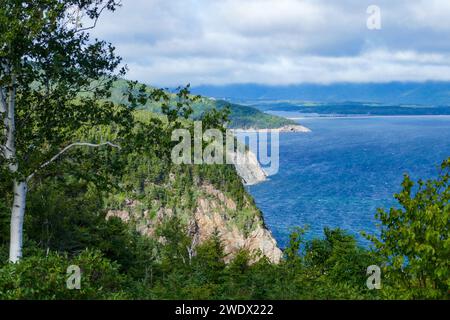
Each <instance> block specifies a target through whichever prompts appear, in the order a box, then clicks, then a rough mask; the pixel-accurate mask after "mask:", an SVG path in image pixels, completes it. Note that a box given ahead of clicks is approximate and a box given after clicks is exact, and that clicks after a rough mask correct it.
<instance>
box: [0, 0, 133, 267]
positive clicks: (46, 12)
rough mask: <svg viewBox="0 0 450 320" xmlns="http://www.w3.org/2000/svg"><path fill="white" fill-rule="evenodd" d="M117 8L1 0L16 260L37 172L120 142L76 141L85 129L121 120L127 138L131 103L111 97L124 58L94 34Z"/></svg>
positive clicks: (89, 0) (4, 163)
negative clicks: (74, 153) (84, 150)
mask: <svg viewBox="0 0 450 320" xmlns="http://www.w3.org/2000/svg"><path fill="white" fill-rule="evenodd" d="M118 5H119V4H118V3H117V2H116V1H114V0H64V1H62V0H26V1H18V0H3V1H2V4H1V6H0V123H1V127H0V161H1V162H0V167H1V169H0V170H1V172H2V175H6V176H7V179H8V181H10V182H11V184H12V195H13V204H12V208H11V222H10V254H9V259H10V261H11V262H17V261H18V260H19V259H20V258H21V256H22V237H23V235H22V233H23V231H22V228H23V221H24V215H25V205H26V196H27V191H28V186H29V183H30V181H31V180H32V179H33V177H35V176H36V175H39V174H45V172H46V171H47V170H48V169H49V168H50V167H51V166H52V165H53V164H54V163H55V162H57V160H58V159H59V158H60V157H61V156H63V155H64V154H66V153H69V152H70V151H71V150H72V149H74V148H76V147H95V148H98V147H107V146H109V147H113V148H118V147H119V145H118V143H119V142H120V139H116V140H117V141H115V142H114V143H113V142H111V141H101V140H102V139H101V137H99V138H97V141H77V137H79V133H80V132H82V131H83V130H87V129H92V128H96V127H97V128H100V127H102V126H106V125H111V124H115V126H114V127H113V128H114V129H113V130H115V133H116V136H117V137H123V136H124V132H126V131H127V130H128V128H129V127H130V125H131V120H132V115H131V114H130V112H131V108H126V107H124V106H123V107H117V106H114V105H113V104H112V103H110V102H106V99H107V98H108V96H109V94H110V93H109V92H110V90H109V89H110V88H111V85H112V83H113V82H114V81H115V80H116V79H117V78H118V77H119V76H120V75H122V74H123V73H124V71H125V70H124V69H120V70H118V71H116V70H117V68H118V66H119V64H120V61H121V59H120V58H119V57H117V56H116V55H115V53H114V47H112V46H111V45H110V44H108V43H106V42H103V41H98V40H92V39H90V36H89V30H90V29H92V28H94V27H95V25H96V23H97V20H98V19H99V17H100V14H101V13H102V12H103V11H104V10H111V11H114V10H115V8H116V7H117V6H118ZM81 17H82V19H81ZM81 21H84V22H85V24H83V23H81ZM93 80H95V81H93ZM101 101H103V102H101ZM98 140H100V141H98Z"/></svg>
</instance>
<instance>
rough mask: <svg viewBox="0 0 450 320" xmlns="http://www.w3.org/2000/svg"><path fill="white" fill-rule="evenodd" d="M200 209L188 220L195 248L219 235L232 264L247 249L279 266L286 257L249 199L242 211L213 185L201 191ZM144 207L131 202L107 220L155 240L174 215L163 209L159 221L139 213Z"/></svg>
mask: <svg viewBox="0 0 450 320" xmlns="http://www.w3.org/2000/svg"><path fill="white" fill-rule="evenodd" d="M199 191H200V192H199V196H198V197H197V200H196V208H195V210H194V212H193V213H192V214H191V215H188V217H187V226H188V232H189V234H190V236H191V237H192V241H193V243H192V246H193V248H194V250H195V247H196V246H197V245H198V244H200V243H202V242H203V241H205V240H207V239H209V238H210V237H211V236H212V235H213V233H214V232H216V231H217V232H218V233H219V235H220V238H221V240H222V243H223V245H224V251H225V253H226V254H227V257H226V262H229V261H230V260H231V259H232V258H233V257H234V256H235V255H236V253H237V252H239V250H241V249H246V250H248V251H249V252H250V253H253V254H256V255H258V254H259V255H262V256H265V257H267V258H268V259H269V260H270V261H271V262H274V263H278V262H279V261H280V259H281V257H282V252H281V250H280V249H279V248H278V247H277V243H276V241H275V239H274V238H273V236H272V234H271V233H270V231H268V230H267V229H266V228H265V226H264V223H263V219H262V217H261V213H260V212H259V210H258V209H257V208H256V207H255V206H254V205H253V204H252V203H251V201H250V199H247V203H246V204H245V206H244V208H243V209H241V210H239V209H238V208H237V205H236V203H235V201H234V200H233V199H231V198H230V197H228V196H226V195H225V194H224V193H223V192H222V191H220V190H217V189H216V188H214V187H213V186H212V185H209V184H204V185H202V186H201V187H200V189H199ZM138 207H140V203H138V202H136V201H128V204H127V206H126V207H125V208H124V209H123V210H110V211H109V212H108V215H107V218H111V217H118V218H120V219H122V220H123V221H125V222H133V223H134V224H135V225H136V228H137V230H138V231H139V232H140V233H141V234H143V235H146V236H150V237H151V236H154V234H155V229H156V228H157V227H158V225H160V224H161V223H162V222H163V221H164V220H165V219H166V218H170V217H171V216H172V215H173V210H172V209H168V208H160V209H159V211H158V213H157V215H156V217H153V218H152V217H151V215H150V211H149V210H145V211H144V212H139V210H136V208H138ZM256 259H257V258H256Z"/></svg>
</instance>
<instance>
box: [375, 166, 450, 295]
mask: <svg viewBox="0 0 450 320" xmlns="http://www.w3.org/2000/svg"><path fill="white" fill-rule="evenodd" d="M449 178H450V158H449V159H447V160H446V161H444V162H443V164H442V166H441V171H440V173H439V176H438V177H437V178H436V179H430V180H428V181H422V180H419V182H418V185H417V187H415V185H414V182H413V181H412V180H411V178H410V177H409V176H408V175H405V178H404V180H403V183H402V186H403V190H402V191H401V192H400V193H399V194H396V195H395V198H396V199H397V200H398V201H399V203H400V205H401V208H391V209H390V210H389V211H388V212H387V211H385V210H383V209H379V211H378V214H377V218H378V219H379V220H380V221H381V224H382V228H381V234H380V236H379V238H377V237H373V236H368V238H369V239H370V240H372V241H373V242H374V244H375V247H376V248H377V249H378V251H379V253H380V254H381V255H382V256H384V258H385V259H386V261H387V264H386V266H385V267H386V271H388V272H389V274H390V276H391V277H392V278H393V280H394V281H395V282H397V283H399V282H400V283H402V285H403V287H404V288H407V290H408V292H409V293H412V294H413V296H415V297H424V296H427V297H434V298H435V297H438V296H440V295H443V296H444V297H445V296H446V295H447V292H448V288H450V264H449V257H450V239H449V236H450V229H449V227H450V201H449V200H450V185H449Z"/></svg>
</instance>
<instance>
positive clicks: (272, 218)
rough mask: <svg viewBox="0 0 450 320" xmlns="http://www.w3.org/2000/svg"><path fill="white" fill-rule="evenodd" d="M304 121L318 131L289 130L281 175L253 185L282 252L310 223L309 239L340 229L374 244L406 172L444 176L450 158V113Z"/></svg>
mask: <svg viewBox="0 0 450 320" xmlns="http://www.w3.org/2000/svg"><path fill="white" fill-rule="evenodd" d="M283 115H284V116H286V114H283ZM298 122H299V123H300V124H302V125H304V126H306V127H308V128H310V129H311V130H312V132H311V133H306V134H305V133H282V134H281V135H280V169H279V172H278V174H276V175H273V176H271V177H270V178H269V180H268V181H266V182H263V183H261V184H258V185H255V186H251V187H249V188H248V190H249V192H250V193H251V195H252V196H253V197H254V198H255V201H256V203H257V205H258V207H259V208H260V209H261V210H262V212H263V214H264V219H265V222H266V224H267V226H268V227H269V229H270V230H271V231H272V233H273V235H274V236H275V238H276V240H277V241H278V244H279V245H280V246H281V247H285V246H286V244H287V243H288V240H289V234H290V232H291V230H292V228H293V227H295V226H308V227H309V229H308V233H307V238H314V237H322V236H323V229H324V228H325V227H331V228H338V227H339V228H342V229H344V230H346V231H347V232H348V233H350V234H352V235H354V236H355V237H356V238H357V240H358V242H359V243H360V244H362V245H364V246H367V245H369V243H368V242H367V240H365V238H364V237H362V236H361V234H360V233H361V231H365V232H367V233H370V234H377V233H378V228H377V221H376V219H375V213H376V211H377V208H386V209H388V208H390V207H392V206H397V202H396V200H395V199H394V197H393V195H394V193H396V192H399V191H400V190H401V182H402V180H403V174H404V173H408V174H409V175H410V176H411V177H412V178H413V179H415V180H417V179H419V178H422V179H426V178H432V177H436V176H437V173H438V166H439V165H440V164H441V163H442V161H443V160H444V159H445V158H447V157H449V156H450V117H449V116H430V117H424V116H408V117H396V116H392V117H375V116H372V117H340V118H336V117H334V118H333V117H309V118H305V119H300V120H298Z"/></svg>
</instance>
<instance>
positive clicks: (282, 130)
mask: <svg viewBox="0 0 450 320" xmlns="http://www.w3.org/2000/svg"><path fill="white" fill-rule="evenodd" d="M290 120H294V119H290ZM230 131H232V132H233V133H243V132H257V133H267V132H279V133H289V132H301V133H309V132H312V131H311V129H309V128H307V127H305V126H302V125H286V126H283V127H280V128H273V129H254V128H248V129H242V128H240V129H230Z"/></svg>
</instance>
